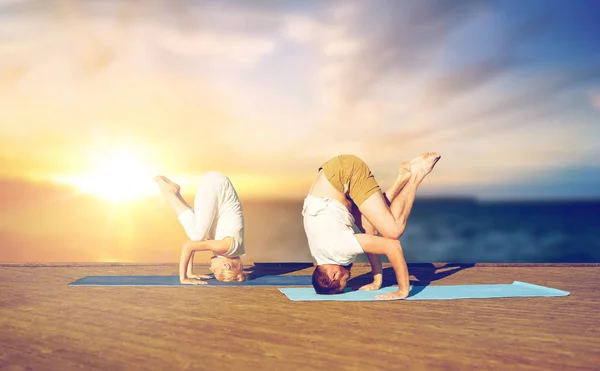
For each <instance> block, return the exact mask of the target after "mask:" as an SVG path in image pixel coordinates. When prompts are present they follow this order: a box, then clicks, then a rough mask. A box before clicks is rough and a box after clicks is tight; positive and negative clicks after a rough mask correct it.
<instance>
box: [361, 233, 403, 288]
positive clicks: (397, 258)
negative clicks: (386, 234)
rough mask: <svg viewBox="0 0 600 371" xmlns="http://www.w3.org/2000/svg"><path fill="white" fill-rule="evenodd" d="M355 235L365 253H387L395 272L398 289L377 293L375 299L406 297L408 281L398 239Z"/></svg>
mask: <svg viewBox="0 0 600 371" xmlns="http://www.w3.org/2000/svg"><path fill="white" fill-rule="evenodd" d="M355 236H356V239H357V240H358V242H359V243H360V246H361V247H362V249H363V250H364V251H365V252H366V253H370V254H385V255H387V257H388V259H389V261H390V263H392V267H393V268H394V272H395V273H396V280H397V281H398V291H396V292H390V293H387V294H385V295H378V296H377V299H403V298H405V297H407V296H408V291H409V290H410V281H409V276H408V267H407V265H406V260H404V254H403V252H402V246H401V245H400V241H398V240H390V239H387V238H383V237H379V236H372V235H368V234H356V235H355Z"/></svg>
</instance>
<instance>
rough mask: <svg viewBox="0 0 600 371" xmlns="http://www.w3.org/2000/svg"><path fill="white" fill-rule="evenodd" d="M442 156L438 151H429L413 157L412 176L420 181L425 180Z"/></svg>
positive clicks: (411, 164)
mask: <svg viewBox="0 0 600 371" xmlns="http://www.w3.org/2000/svg"><path fill="white" fill-rule="evenodd" d="M441 157H442V156H440V155H439V154H437V153H436V152H429V153H424V154H422V155H420V156H418V157H416V158H414V159H412V160H411V161H410V170H411V176H413V177H414V179H415V180H416V181H418V182H421V181H423V179H424V178H425V177H426V176H427V174H429V173H431V170H433V167H434V166H435V164H436V163H437V162H438V161H439V160H440V158H441Z"/></svg>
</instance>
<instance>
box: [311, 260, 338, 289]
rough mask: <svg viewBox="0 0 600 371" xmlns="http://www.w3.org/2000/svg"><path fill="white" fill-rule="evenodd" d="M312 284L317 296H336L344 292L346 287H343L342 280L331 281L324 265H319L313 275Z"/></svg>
mask: <svg viewBox="0 0 600 371" xmlns="http://www.w3.org/2000/svg"><path fill="white" fill-rule="evenodd" d="M312 284H313V287H314V288H315V291H316V292H317V294H320V295H334V294H339V293H341V292H342V291H344V288H345V287H346V285H342V280H340V279H337V280H334V279H331V278H330V277H329V275H328V274H327V272H326V271H325V268H323V266H322V265H317V267H316V268H315V271H314V272H313V275H312Z"/></svg>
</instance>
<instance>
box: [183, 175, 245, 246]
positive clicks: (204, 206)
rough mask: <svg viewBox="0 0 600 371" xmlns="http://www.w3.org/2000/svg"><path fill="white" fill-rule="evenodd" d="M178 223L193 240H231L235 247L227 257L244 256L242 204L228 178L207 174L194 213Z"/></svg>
mask: <svg viewBox="0 0 600 371" xmlns="http://www.w3.org/2000/svg"><path fill="white" fill-rule="evenodd" d="M178 219H179V222H180V223H181V225H182V226H183V229H185V233H186V234H187V236H188V237H189V239H190V240H192V241H201V240H222V239H224V238H225V237H231V239H232V243H231V247H230V248H229V251H227V252H226V253H225V254H223V256H241V255H244V253H245V249H244V216H243V215H242V204H241V203H240V200H239V198H238V195H237V192H236V191H235V188H233V184H231V181H230V180H229V178H227V177H226V176H225V175H223V174H221V173H218V172H214V171H211V172H208V173H206V174H204V176H202V178H201V179H200V184H199V185H198V190H197V191H196V196H195V198H194V209H193V210H192V209H187V210H185V211H184V212H182V213H181V214H179V217H178Z"/></svg>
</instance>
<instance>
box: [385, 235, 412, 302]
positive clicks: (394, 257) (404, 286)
mask: <svg viewBox="0 0 600 371" xmlns="http://www.w3.org/2000/svg"><path fill="white" fill-rule="evenodd" d="M386 255H387V257H388V259H389V260H390V263H392V267H393V268H394V272H395V273H396V280H397V281H398V291H402V292H406V293H408V291H409V290H410V281H409V276H408V266H407V265H406V260H405V259H404V254H403V252H402V248H401V247H400V248H399V247H398V246H393V247H390V248H388V249H387V251H386Z"/></svg>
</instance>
